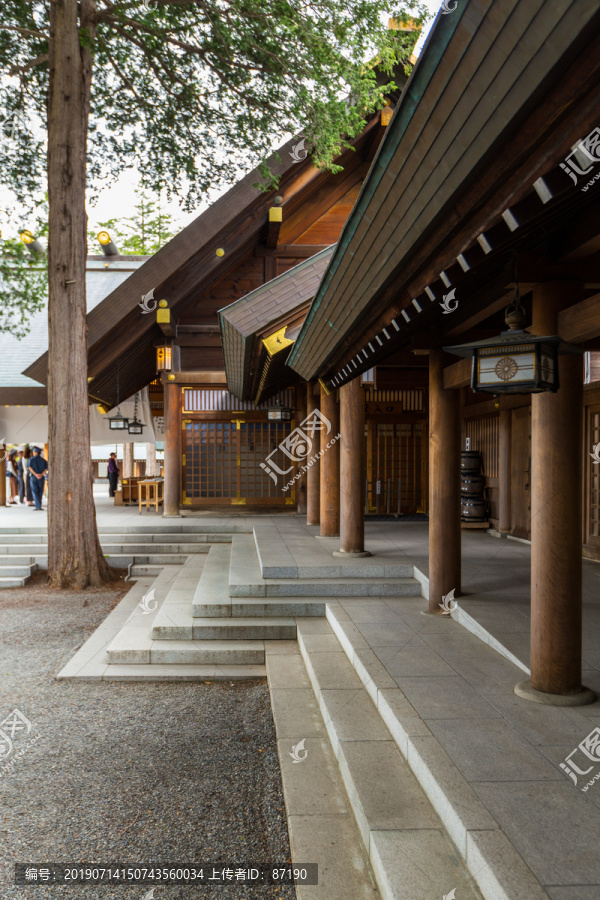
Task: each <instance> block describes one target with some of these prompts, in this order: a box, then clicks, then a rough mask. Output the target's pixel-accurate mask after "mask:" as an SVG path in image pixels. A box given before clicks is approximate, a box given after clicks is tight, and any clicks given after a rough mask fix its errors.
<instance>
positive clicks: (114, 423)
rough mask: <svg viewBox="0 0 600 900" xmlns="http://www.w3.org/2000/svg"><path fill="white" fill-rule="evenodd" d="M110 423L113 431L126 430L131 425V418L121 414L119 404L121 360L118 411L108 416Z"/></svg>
mask: <svg viewBox="0 0 600 900" xmlns="http://www.w3.org/2000/svg"><path fill="white" fill-rule="evenodd" d="M108 424H109V427H110V429H111V430H112V431H125V429H126V428H128V427H129V419H128V418H127V417H126V416H123V415H122V414H121V407H120V406H119V360H117V411H116V413H115V415H114V416H108Z"/></svg>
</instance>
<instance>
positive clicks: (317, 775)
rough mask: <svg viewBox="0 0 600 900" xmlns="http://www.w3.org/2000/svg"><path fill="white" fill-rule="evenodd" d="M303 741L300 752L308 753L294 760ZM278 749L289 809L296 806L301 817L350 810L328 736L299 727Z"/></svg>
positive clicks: (302, 753) (301, 753)
mask: <svg viewBox="0 0 600 900" xmlns="http://www.w3.org/2000/svg"><path fill="white" fill-rule="evenodd" d="M302 741H303V742H304V743H303V747H302V748H300V749H299V750H298V751H297V754H298V755H300V756H304V752H306V756H305V758H304V759H302V760H301V761H300V762H297V761H294V758H293V750H294V747H296V746H297V745H298V744H299V743H300V742H302ZM277 748H278V751H279V760H280V763H281V777H282V781H283V788H284V796H285V801H286V806H287V807H288V809H292V810H293V811H294V814H295V815H298V816H314V815H316V814H321V815H330V814H331V813H347V812H349V811H350V805H349V803H348V798H347V797H346V793H345V791H344V787H343V785H342V783H341V781H340V775H339V771H338V767H337V765H336V762H335V758H334V757H333V755H332V753H331V748H330V746H329V742H328V740H327V736H326V735H323V736H322V737H307V736H306V735H304V734H303V733H302V732H301V731H299V730H298V732H297V733H296V737H295V738H292V737H290V738H285V739H282V740H278V741H277ZM307 862H309V860H307Z"/></svg>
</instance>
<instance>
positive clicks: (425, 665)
mask: <svg viewBox="0 0 600 900" xmlns="http://www.w3.org/2000/svg"><path fill="white" fill-rule="evenodd" d="M373 650H374V651H375V653H376V654H377V656H378V657H379V659H380V660H381V662H382V663H383V665H384V666H385V667H386V669H387V670H388V672H389V673H390V675H391V676H392V677H393V678H395V679H396V680H398V678H402V677H404V676H411V675H428V676H453V675H455V671H454V669H453V668H452V667H451V666H450V665H449V664H448V663H447V662H445V661H444V660H443V659H441V658H440V657H439V656H438V655H437V653H436V652H435V651H434V650H432V649H431V647H429V646H428V645H427V644H426V643H425V641H423V640H422V639H421V638H420V637H418V636H414V637H412V638H410V639H409V640H407V641H406V642H405V643H404V644H400V645H399V646H398V647H373ZM399 686H400V687H402V685H401V684H400V685H399Z"/></svg>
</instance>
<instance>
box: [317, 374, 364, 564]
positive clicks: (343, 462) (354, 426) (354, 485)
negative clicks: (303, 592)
mask: <svg viewBox="0 0 600 900" xmlns="http://www.w3.org/2000/svg"><path fill="white" fill-rule="evenodd" d="M339 430H340V434H341V437H340V549H339V551H338V552H339V555H340V556H344V555H346V554H355V555H360V556H369V553H368V552H367V551H365V466H364V454H365V449H364V448H365V392H364V390H363V388H362V385H361V383H360V379H359V378H355V379H354V380H353V381H350V382H349V383H348V384H344V385H342V387H341V388H340V429H339ZM327 452H328V453H329V450H328V451H327ZM334 555H337V553H336V554H334Z"/></svg>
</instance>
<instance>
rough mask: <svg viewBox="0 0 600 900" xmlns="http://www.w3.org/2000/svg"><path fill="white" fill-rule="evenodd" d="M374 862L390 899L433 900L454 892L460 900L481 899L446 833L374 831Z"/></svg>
mask: <svg viewBox="0 0 600 900" xmlns="http://www.w3.org/2000/svg"><path fill="white" fill-rule="evenodd" d="M371 859H372V865H373V870H374V872H375V874H376V877H377V878H378V881H379V882H380V883H383V884H384V885H385V887H384V896H385V897H388V898H390V900H392V898H393V900H405V898H406V900H408V898H410V900H432V898H441V897H445V896H447V895H448V894H450V893H451V891H452V890H455V891H456V893H457V900H458V898H460V900H481V893H480V892H479V890H478V888H477V886H476V885H475V884H474V882H473V879H472V878H471V877H470V875H469V873H468V871H467V870H466V867H465V866H464V864H462V862H461V861H460V860H459V859H458V858H457V855H456V850H455V849H454V847H453V846H452V843H451V841H450V840H449V839H448V837H447V836H446V835H445V834H444V833H443V831H440V830H437V829H430V830H421V831H375V832H373V833H372V834H371Z"/></svg>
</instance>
